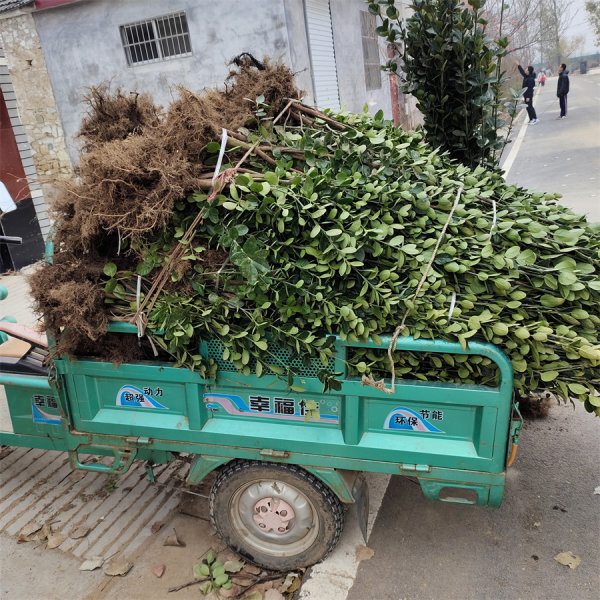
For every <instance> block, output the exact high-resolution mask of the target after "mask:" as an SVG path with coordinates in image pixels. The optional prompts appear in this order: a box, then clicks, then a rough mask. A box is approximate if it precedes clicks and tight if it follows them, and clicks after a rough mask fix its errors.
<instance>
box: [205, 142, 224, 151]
mask: <svg viewBox="0 0 600 600" xmlns="http://www.w3.org/2000/svg"><path fill="white" fill-rule="evenodd" d="M205 148H206V151H207V152H210V153H211V154H215V153H217V152H219V151H220V150H221V144H219V143H218V142H208V144H206V146H205Z"/></svg>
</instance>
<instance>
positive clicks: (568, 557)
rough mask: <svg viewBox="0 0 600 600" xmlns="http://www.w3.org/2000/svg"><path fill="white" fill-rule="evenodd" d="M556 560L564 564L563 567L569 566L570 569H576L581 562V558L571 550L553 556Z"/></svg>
mask: <svg viewBox="0 0 600 600" xmlns="http://www.w3.org/2000/svg"><path fill="white" fill-rule="evenodd" d="M554 560H555V561H556V562H559V563H560V564H561V565H565V567H569V568H570V569H576V568H577V567H578V566H579V563H580V562H581V559H580V558H579V556H577V554H573V553H572V552H570V551H569V552H561V553H560V554H557V555H556V556H555V557H554Z"/></svg>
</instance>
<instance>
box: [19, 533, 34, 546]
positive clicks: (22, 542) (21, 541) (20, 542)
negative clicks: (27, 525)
mask: <svg viewBox="0 0 600 600" xmlns="http://www.w3.org/2000/svg"><path fill="white" fill-rule="evenodd" d="M32 541H33V540H31V539H29V538H28V537H27V536H26V535H23V534H22V533H20V534H19V539H18V540H17V544H24V543H25V542H32Z"/></svg>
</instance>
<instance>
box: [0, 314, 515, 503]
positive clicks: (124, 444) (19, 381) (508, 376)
mask: <svg viewBox="0 0 600 600" xmlns="http://www.w3.org/2000/svg"><path fill="white" fill-rule="evenodd" d="M111 330H112V331H119V332H123V333H134V332H135V331H137V330H136V328H135V327H134V326H132V325H129V324H112V325H111ZM389 342H390V338H389V337H382V344H383V345H381V346H377V345H376V344H375V343H374V342H373V341H372V340H369V342H366V343H354V344H347V343H345V342H342V341H341V340H339V339H338V340H337V341H336V348H337V352H338V355H337V357H336V368H340V370H342V372H344V374H345V368H343V367H345V358H346V356H345V353H346V349H347V347H350V346H354V347H363V348H375V349H380V350H382V349H385V348H387V345H388V344H389ZM396 347H397V350H401V351H402V350H405V351H415V352H437V353H451V354H479V355H483V356H487V357H489V358H490V359H492V360H493V361H494V362H495V363H496V364H497V365H498V367H499V370H500V374H501V377H500V383H499V385H498V387H496V388H490V387H486V386H458V385H453V384H442V383H432V382H419V381H404V380H400V381H398V382H397V383H396V393H395V394H394V396H393V397H392V401H393V403H399V402H403V403H404V402H411V401H412V402H415V401H416V400H415V399H417V400H418V401H427V398H428V396H432V395H435V403H434V404H435V406H437V407H442V408H444V410H449V411H452V410H454V409H455V408H456V406H461V407H463V408H462V409H461V410H463V411H464V414H465V415H469V416H471V417H472V416H473V415H474V414H476V415H477V416H476V418H475V417H474V425H473V426H474V427H475V425H476V426H477V427H479V430H480V431H486V432H487V433H486V434H485V435H483V434H482V438H483V439H478V438H477V436H475V437H474V438H473V440H471V441H470V442H469V443H466V442H461V441H460V440H458V439H454V440H453V439H446V438H437V439H436V438H435V436H431V435H430V436H429V437H427V436H425V437H426V438H427V439H426V440H425V441H426V443H427V449H426V450H423V449H421V450H419V445H421V446H423V444H424V441H423V439H422V437H423V436H421V437H416V436H413V437H412V438H411V436H410V435H409V436H407V437H404V438H400V437H395V438H393V437H390V434H389V433H386V432H381V431H377V430H376V429H377V428H374V429H375V430H369V427H370V425H369V415H370V412H371V411H373V412H377V411H379V413H381V414H383V412H385V411H386V410H388V408H389V406H388V408H385V406H386V405H389V403H390V396H389V395H387V394H385V393H384V392H382V391H380V390H377V389H373V388H365V387H363V386H362V385H361V383H360V381H358V380H352V379H345V380H344V381H343V384H342V389H341V391H340V392H335V393H333V394H332V395H331V396H333V397H335V398H337V401H338V404H339V407H340V413H341V415H340V418H339V425H340V426H339V427H332V426H330V425H327V424H325V423H308V424H305V423H300V424H298V423H287V422H284V423H282V422H275V423H273V422H261V423H260V425H261V427H260V432H257V431H256V429H252V425H253V424H254V423H256V421H255V420H254V421H253V420H252V419H250V418H245V417H243V416H242V417H235V419H236V420H235V421H233V420H228V419H227V418H224V419H219V418H214V415H212V414H210V412H209V411H208V410H207V408H206V406H205V404H204V402H202V395H203V393H204V392H205V391H207V390H208V391H210V390H214V389H217V390H219V391H221V390H222V389H223V385H222V382H220V381H219V380H218V381H217V382H215V381H208V380H203V379H202V378H201V377H200V376H198V375H197V374H195V373H192V372H190V371H187V370H185V369H174V368H173V367H171V366H169V365H165V364H162V363H156V364H152V363H143V364H142V363H136V364H126V365H121V366H120V367H119V368H115V367H114V366H113V365H110V364H107V363H100V362H96V361H76V362H71V361H70V360H68V359H61V360H57V361H55V367H56V373H57V379H56V381H55V382H54V385H51V384H50V383H49V382H48V381H47V380H45V379H44V378H41V377H34V376H19V375H10V374H0V384H4V385H5V386H8V388H10V387H11V386H15V387H18V388H31V389H32V390H39V389H44V390H47V391H49V392H51V393H53V394H55V395H56V396H57V397H58V399H59V406H60V414H61V426H60V427H58V426H56V425H55V426H54V427H55V428H54V429H53V431H54V432H55V435H54V436H53V435H52V432H49V433H47V434H46V435H45V436H36V435H30V434H20V433H15V434H9V433H0V443H4V444H11V445H24V446H34V447H43V448H52V449H61V450H66V451H67V452H69V454H70V456H71V460H72V463H73V464H74V466H76V467H79V468H81V466H80V465H81V463H80V462H79V461H78V460H77V453H78V452H93V453H98V454H107V455H111V454H112V455H113V456H114V457H115V460H114V463H113V465H111V467H105V466H104V465H103V466H102V470H105V471H112V472H116V471H120V470H121V471H122V470H124V469H126V468H127V467H128V466H129V464H130V463H131V461H132V460H133V458H134V457H135V456H136V453H137V452H138V450H139V455H140V456H141V455H142V454H143V455H144V456H145V457H147V458H150V459H151V458H152V456H153V454H154V453H156V455H157V459H159V457H160V459H161V460H163V461H164V457H165V456H170V455H171V454H176V453H180V452H187V453H193V454H195V455H196V457H197V458H196V460H195V462H194V464H193V466H192V469H191V472H190V476H189V481H190V482H191V483H197V482H199V481H200V480H201V479H202V478H203V477H204V476H205V475H206V474H207V473H209V472H210V471H212V470H213V469H215V468H217V467H219V466H221V465H222V464H224V463H225V462H227V461H229V460H232V459H234V458H245V459H252V460H265V459H268V460H271V461H275V462H286V463H293V464H298V465H302V466H303V467H304V468H306V469H308V470H309V471H311V472H313V473H314V474H315V475H316V476H317V477H319V478H320V479H321V480H322V481H324V482H325V483H326V484H327V485H328V486H329V487H330V488H331V489H333V490H334V491H335V492H336V493H337V494H338V496H339V497H340V498H341V499H342V500H343V501H345V502H350V501H352V499H351V490H349V489H348V485H347V484H345V483H344V481H345V480H344V479H343V478H341V477H340V474H339V471H338V470H340V469H341V470H354V471H372V472H380V473H392V474H403V475H409V476H414V477H417V478H418V480H419V482H420V483H421V486H422V488H423V491H424V493H425V495H426V496H427V497H428V498H430V499H434V500H435V499H439V494H440V492H441V491H442V490H443V489H444V488H446V487H451V488H464V489H469V490H473V491H475V492H476V494H477V500H476V503H477V504H482V505H484V504H490V505H494V506H496V505H498V504H499V503H500V501H501V498H502V491H503V487H504V469H505V461H506V450H507V446H508V442H507V439H508V435H509V420H510V410H511V405H512V365H511V363H510V361H509V360H508V358H507V357H506V355H504V353H502V352H501V351H500V350H499V349H498V348H496V347H494V346H492V345H490V344H483V343H479V342H471V343H470V344H469V346H468V347H467V348H462V347H461V346H460V344H457V343H452V342H444V341H441V340H422V339H418V340H415V339H413V338H410V337H401V338H400V339H399V340H398V342H397V346H396ZM148 378H149V379H150V380H152V381H160V382H161V384H162V385H164V386H165V387H166V386H169V385H173V386H176V389H177V390H183V391H184V395H185V398H184V399H181V400H180V401H179V400H178V402H179V404H178V405H177V406H178V408H179V412H178V413H177V414H170V415H167V414H165V413H164V412H162V413H160V414H156V413H155V412H154V414H153V413H152V411H146V412H144V411H131V412H128V411H127V410H117V408H116V407H113V408H110V407H108V406H107V405H103V404H102V401H101V398H100V397H101V396H102V393H101V392H102V385H106V386H109V387H110V386H111V385H113V386H114V385H118V382H123V381H135V382H136V383H137V382H143V381H145V380H146V379H148ZM224 379H226V380H227V381H228V382H230V383H228V384H227V385H226V386H225V390H226V391H228V392H230V391H231V389H230V388H231V387H232V386H233V389H234V390H235V389H238V388H240V389H245V390H246V391H247V390H264V389H269V388H274V389H275V391H277V392H281V393H283V392H285V386H284V385H283V384H282V383H281V382H280V381H279V380H278V379H277V378H276V377H269V376H265V377H262V378H257V377H256V376H254V375H250V376H238V375H237V374H233V375H232V374H230V373H227V377H226V378H224ZM113 380H115V381H116V382H117V383H114V382H113ZM107 382H108V383H107ZM302 384H303V385H304V386H305V387H306V392H305V393H304V394H305V395H307V396H308V397H310V396H311V395H313V396H315V397H316V396H319V397H320V398H321V397H323V393H322V390H321V389H320V382H318V380H316V378H315V379H314V380H313V379H312V378H307V379H305V380H304V381H302ZM174 389H175V388H174ZM382 407H383V408H382ZM382 411H383V412H382ZM100 413H103V414H102V415H101V417H102V418H100V417H99V415H100ZM459 416H460V415H459ZM248 426H250V427H248ZM371 429H373V427H371ZM109 431H110V434H109V433H108V432H109ZM141 434H143V435H141ZM392 435H393V434H392ZM304 438H305V439H304ZM492 438H493V443H492V444H491V445H490V443H489V442H490V440H491V439H492ZM484 440H485V441H484ZM392 442H394V443H392ZM394 444H395V445H396V446H397V447H396V448H391V447H390V446H393V445H394ZM469 444H470V446H469ZM471 446H472V450H471ZM467 447H468V448H467ZM466 449H469V451H470V454H469V452H465V451H466ZM460 452H463V453H464V455H460ZM457 457H458V458H457ZM432 458H433V460H432ZM157 462H159V460H157ZM88 468H89V467H88ZM454 501H457V500H454Z"/></svg>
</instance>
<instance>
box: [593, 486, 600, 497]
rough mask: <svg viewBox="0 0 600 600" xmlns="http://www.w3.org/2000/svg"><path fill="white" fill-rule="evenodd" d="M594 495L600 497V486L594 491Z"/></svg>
mask: <svg viewBox="0 0 600 600" xmlns="http://www.w3.org/2000/svg"><path fill="white" fill-rule="evenodd" d="M594 494H598V495H600V485H599V486H598V487H597V488H596V489H595V490H594Z"/></svg>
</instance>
